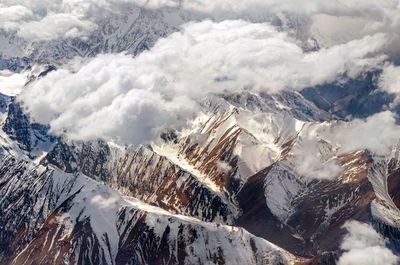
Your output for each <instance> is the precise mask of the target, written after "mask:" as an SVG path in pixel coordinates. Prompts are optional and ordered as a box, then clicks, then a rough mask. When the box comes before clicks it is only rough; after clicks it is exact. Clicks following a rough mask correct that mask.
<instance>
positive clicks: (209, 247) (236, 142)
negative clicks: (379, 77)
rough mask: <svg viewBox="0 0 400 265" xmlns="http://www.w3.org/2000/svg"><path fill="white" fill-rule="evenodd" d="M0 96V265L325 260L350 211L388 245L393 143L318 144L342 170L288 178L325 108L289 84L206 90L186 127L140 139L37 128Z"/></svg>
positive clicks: (393, 223) (393, 221)
mask: <svg viewBox="0 0 400 265" xmlns="http://www.w3.org/2000/svg"><path fill="white" fill-rule="evenodd" d="M2 99H3V101H4V104H3V107H2V109H3V111H2V114H1V115H2V124H1V126H2V131H1V132H0V136H1V141H2V146H1V161H0V195H1V196H0V213H1V214H0V225H1V227H2V229H1V230H0V242H1V245H0V263H2V264H207V263H210V264H295V263H297V264H335V262H336V260H337V259H338V255H340V253H338V252H337V250H338V248H339V245H340V242H341V239H342V238H343V235H344V233H345V231H344V230H343V228H342V226H343V224H344V223H345V222H346V221H347V220H354V219H355V220H359V221H362V222H366V223H370V224H373V226H374V227H375V228H376V230H377V231H379V232H380V233H381V234H382V235H384V236H385V237H386V238H388V239H389V242H388V244H389V246H390V248H391V249H392V250H393V251H394V253H398V252H399V245H400V244H399V242H400V233H399V227H400V223H399V220H400V219H399V217H400V210H399V208H398V206H399V205H398V200H399V199H398V194H397V193H398V192H397V191H398V185H397V184H396V183H398V181H397V179H398V172H399V168H400V167H399V165H400V162H399V159H398V155H397V154H398V149H397V148H398V147H397V146H396V144H394V145H393V155H392V156H391V157H385V158H382V157H378V156H376V155H374V154H373V153H371V152H369V151H368V150H359V151H354V152H351V153H346V154H340V155H337V154H336V153H335V152H334V151H333V148H332V147H331V146H330V144H329V143H328V142H327V141H323V140H319V142H318V146H319V149H318V150H319V151H318V152H321V154H323V155H324V156H325V157H327V159H334V160H335V161H336V163H337V165H338V166H339V167H340V169H341V171H340V173H339V174H338V176H336V177H335V178H333V179H315V178H310V177H308V176H307V174H306V173H299V172H298V170H297V168H296V163H297V162H296V161H297V160H296V159H297V155H298V154H297V153H296V150H297V149H298V148H301V147H302V146H303V144H304V143H303V142H304V141H305V139H306V136H307V134H308V133H309V130H308V127H307V126H311V125H315V126H318V124H319V122H320V121H324V120H326V119H327V116H329V115H327V114H326V112H324V111H320V110H319V109H318V108H317V107H315V105H313V104H312V103H310V102H308V101H307V100H305V99H304V98H303V97H302V96H301V95H300V94H298V93H293V94H287V93H285V94H282V95H276V96H273V97H271V96H267V95H264V96H257V95H252V94H247V95H243V96H239V95H231V96H212V97H210V98H208V99H207V100H206V101H205V103H204V109H203V112H202V113H201V114H199V117H198V119H199V121H198V122H194V123H193V127H192V128H187V130H185V131H175V130H173V129H171V130H169V131H167V132H165V133H163V134H161V136H160V139H158V140H156V141H154V142H152V143H151V144H150V145H148V146H138V147H134V146H118V145H116V144H114V143H108V142H105V141H102V140H97V141H89V142H72V141H66V140H64V139H62V138H55V137H52V136H48V135H47V131H46V128H45V127H40V126H39V125H35V124H32V123H30V121H29V117H27V116H25V115H24V114H22V112H20V109H19V108H20V107H19V105H18V104H16V103H15V102H14V99H13V98H10V97H2ZM256 118H257V119H256ZM255 121H261V122H258V123H256V122H255ZM24 136H27V137H24ZM250 154H256V155H255V156H252V157H250V159H249V155H250Z"/></svg>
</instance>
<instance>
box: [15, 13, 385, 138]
mask: <svg viewBox="0 0 400 265" xmlns="http://www.w3.org/2000/svg"><path fill="white" fill-rule="evenodd" d="M384 42H385V37H384V36H383V35H380V34H377V35H375V36H368V37H365V38H363V39H361V40H356V41H351V42H349V43H346V44H343V45H338V46H334V47H332V48H326V49H321V50H319V51H316V52H311V53H305V52H303V50H302V49H301V48H300V47H299V46H298V45H296V44H295V41H294V40H293V39H291V38H289V37H288V36H287V34H285V33H282V32H278V31H277V30H276V29H274V27H272V26H271V25H269V24H265V23H259V24H253V23H248V22H244V21H240V20H239V21H224V22H221V23H215V22H211V21H203V22H199V23H190V24H188V25H186V26H185V27H183V29H182V31H181V32H178V33H174V34H172V35H170V36H168V37H167V38H165V39H161V40H160V41H159V42H158V43H157V44H156V45H155V46H154V47H153V48H152V49H151V50H149V51H146V52H143V53H142V54H140V55H139V56H137V57H135V58H132V57H130V56H127V55H122V54H120V55H100V56H98V57H96V58H95V59H92V60H90V62H89V63H87V64H84V65H83V66H82V67H81V68H80V69H79V70H74V71H68V70H63V69H60V70H58V71H55V72H52V73H49V74H48V75H47V76H46V77H44V78H42V79H40V80H38V81H37V82H34V83H33V84H31V85H30V86H29V87H27V88H26V90H25V91H24V92H23V94H22V95H21V97H20V99H21V100H22V101H23V102H24V103H25V107H26V108H27V110H28V111H29V112H30V113H31V114H32V117H33V118H35V119H36V120H37V121H38V122H41V123H50V125H51V128H52V131H53V132H54V133H57V134H62V133H66V134H67V135H68V136H69V137H71V138H74V139H78V138H83V139H88V138H93V137H100V136H103V137H105V138H110V137H111V138H117V139H118V140H120V141H123V142H128V143H130V142H133V143H139V142H141V141H144V140H146V139H147V140H148V139H150V138H151V137H152V136H154V132H155V131H157V130H158V129H160V128H161V127H164V126H167V125H168V124H171V122H173V124H174V125H176V123H178V124H181V123H182V122H184V121H185V119H186V118H187V117H188V116H189V117H190V116H191V115H192V112H193V111H194V110H196V107H197V104H196V103H194V102H198V101H199V100H201V99H202V98H203V97H204V96H206V95H207V94H209V93H220V92H224V91H235V92H240V91H242V90H243V89H252V90H254V91H265V92H268V93H274V92H278V91H280V90H282V89H301V88H304V87H306V86H314V85H317V84H322V83H325V82H332V81H334V80H336V79H337V78H338V77H341V76H343V75H347V76H355V75H357V74H359V73H360V72H362V71H365V70H366V69H369V68H371V67H375V66H376V65H378V64H379V63H380V62H381V61H382V60H383V59H384V57H382V56H379V55H376V52H377V51H379V49H380V47H381V46H382V44H383V43H384Z"/></svg>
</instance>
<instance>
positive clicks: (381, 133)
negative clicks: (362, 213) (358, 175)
mask: <svg viewBox="0 0 400 265" xmlns="http://www.w3.org/2000/svg"><path fill="white" fill-rule="evenodd" d="M399 139H400V126H399V125H397V124H396V114H395V113H393V112H390V111H385V112H381V113H378V114H375V115H372V116H370V117H368V118H367V119H354V120H352V121H349V122H343V121H333V122H324V123H311V124H306V125H305V126H304V127H303V129H302V131H301V132H300V134H299V140H298V141H297V142H296V144H295V145H294V147H293V150H292V153H293V158H292V162H293V163H294V165H295V169H296V171H297V172H298V173H299V174H300V175H302V176H304V177H309V178H313V179H328V180H329V179H334V178H335V177H336V176H338V174H340V172H341V171H342V169H341V167H340V166H339V165H337V163H336V161H335V157H336V156H337V155H341V154H346V153H349V152H353V151H357V150H364V149H368V150H369V151H371V152H372V153H374V154H375V155H379V156H385V155H389V154H390V153H391V151H392V148H393V146H395V145H396V143H398V141H399Z"/></svg>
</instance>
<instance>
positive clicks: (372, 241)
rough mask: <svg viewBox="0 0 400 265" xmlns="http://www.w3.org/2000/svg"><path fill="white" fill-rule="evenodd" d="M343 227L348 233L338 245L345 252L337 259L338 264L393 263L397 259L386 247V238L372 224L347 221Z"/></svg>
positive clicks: (393, 264)
mask: <svg viewBox="0 0 400 265" xmlns="http://www.w3.org/2000/svg"><path fill="white" fill-rule="evenodd" d="M343 227H344V228H345V229H347V231H348V234H346V236H345V237H344V239H343V241H342V244H341V246H340V248H341V249H343V250H344V251H345V252H344V253H343V255H342V256H341V257H340V259H339V261H338V264H339V265H353V264H368V265H380V264H387V265H395V264H397V262H398V261H399V258H398V257H396V256H395V255H394V254H393V253H392V251H390V249H388V248H386V240H385V239H384V238H383V237H382V236H381V235H380V234H378V233H377V232H376V231H375V230H374V229H373V228H372V226H370V225H368V224H365V223H360V222H358V221H347V222H346V223H345V224H344V226H343Z"/></svg>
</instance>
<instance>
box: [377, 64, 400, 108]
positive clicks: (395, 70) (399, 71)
mask: <svg viewBox="0 0 400 265" xmlns="http://www.w3.org/2000/svg"><path fill="white" fill-rule="evenodd" d="M379 87H380V89H382V90H384V91H386V92H388V93H390V94H394V95H395V96H396V99H395V102H394V104H398V103H399V101H400V67H396V66H394V65H393V64H387V65H386V66H385V67H384V68H383V72H382V74H381V75H380V77H379Z"/></svg>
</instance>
